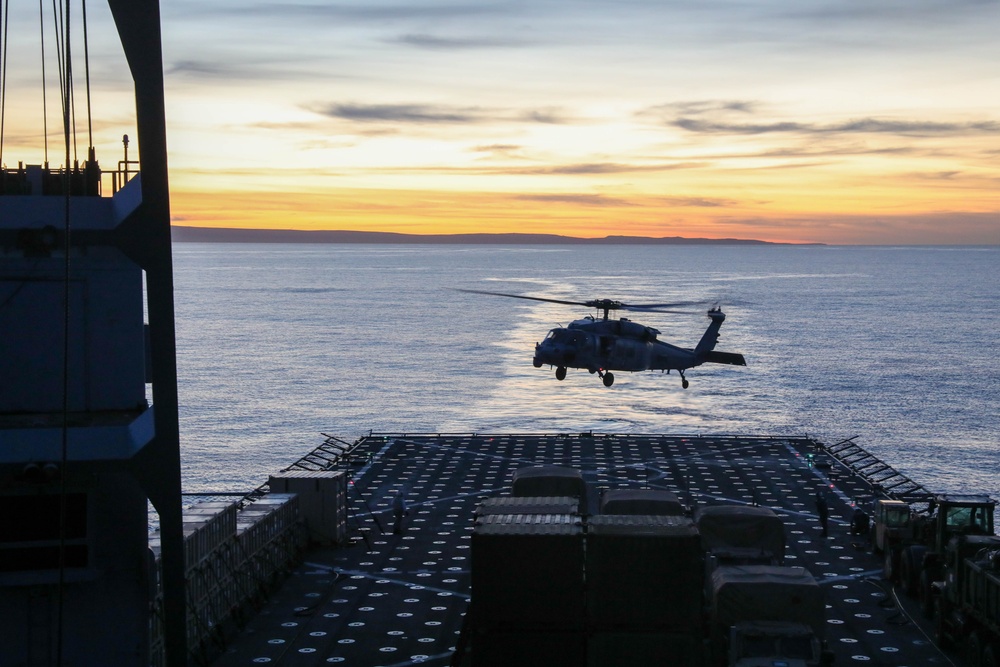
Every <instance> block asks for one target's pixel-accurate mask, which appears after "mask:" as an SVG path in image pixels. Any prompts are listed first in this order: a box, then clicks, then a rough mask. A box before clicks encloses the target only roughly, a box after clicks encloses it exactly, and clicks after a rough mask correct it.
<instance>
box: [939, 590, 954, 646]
mask: <svg viewBox="0 0 1000 667" xmlns="http://www.w3.org/2000/svg"><path fill="white" fill-rule="evenodd" d="M950 615H951V607H950V606H949V604H948V600H947V598H945V597H944V596H943V595H939V596H937V597H935V598H934V639H936V640H937V645H938V646H939V647H941V648H942V649H945V650H948V649H952V648H955V639H954V637H952V636H951V633H950V632H949V631H948V617H949V616H950Z"/></svg>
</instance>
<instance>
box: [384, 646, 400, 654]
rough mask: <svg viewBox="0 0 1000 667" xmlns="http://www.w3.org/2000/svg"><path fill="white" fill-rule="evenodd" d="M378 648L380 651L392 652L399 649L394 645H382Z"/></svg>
mask: <svg viewBox="0 0 1000 667" xmlns="http://www.w3.org/2000/svg"><path fill="white" fill-rule="evenodd" d="M379 650H380V651H382V653H392V652H393V651H398V650H399V649H397V648H396V647H395V646H383V647H382V648H380V649H379Z"/></svg>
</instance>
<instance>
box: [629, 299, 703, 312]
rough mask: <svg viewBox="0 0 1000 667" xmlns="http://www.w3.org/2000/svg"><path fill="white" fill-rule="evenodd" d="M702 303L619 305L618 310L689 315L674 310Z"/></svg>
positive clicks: (676, 302)
mask: <svg viewBox="0 0 1000 667" xmlns="http://www.w3.org/2000/svg"><path fill="white" fill-rule="evenodd" d="M702 305H704V302H703V301H675V302H674V303H619V304H618V309H619V310H635V311H639V310H641V311H645V312H648V313H689V312H691V311H688V310H674V309H675V308H684V307H687V306H702Z"/></svg>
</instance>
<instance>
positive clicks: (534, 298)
mask: <svg viewBox="0 0 1000 667" xmlns="http://www.w3.org/2000/svg"><path fill="white" fill-rule="evenodd" d="M455 291H456V292H467V293H469V294H489V295H491V296H506V297H510V298H511V299H528V300H529V301H545V302H546V303H561V304H564V305H567V306H589V305H590V302H585V301H563V300H562V299H546V298H544V297H540V296H525V295H524V294H508V293H507V292H490V291H487V290H481V289H457V288H456V289H455Z"/></svg>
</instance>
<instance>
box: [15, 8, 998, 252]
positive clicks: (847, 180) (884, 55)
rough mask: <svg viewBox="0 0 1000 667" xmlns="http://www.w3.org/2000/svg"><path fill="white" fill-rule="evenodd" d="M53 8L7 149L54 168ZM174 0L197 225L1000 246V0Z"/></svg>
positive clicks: (166, 27) (94, 27) (31, 21)
mask: <svg viewBox="0 0 1000 667" xmlns="http://www.w3.org/2000/svg"><path fill="white" fill-rule="evenodd" d="M22 4H23V3H22ZM29 5H30V3H27V4H26V5H25V6H24V7H19V8H16V9H12V17H11V19H10V24H9V25H12V26H17V25H20V24H19V22H20V21H22V20H23V21H24V25H25V28H24V29H23V30H22V29H19V28H13V29H14V30H15V32H14V37H11V38H10V39H11V43H10V45H11V46H12V47H16V48H13V49H12V53H16V55H12V56H9V62H8V72H13V71H14V70H13V69H12V68H13V67H14V66H15V65H20V66H21V67H20V69H19V70H18V71H19V72H20V73H19V74H8V77H7V90H6V97H5V99H6V109H5V125H6V129H5V132H4V135H5V136H4V151H3V156H2V157H3V160H4V162H5V163H6V164H7V165H8V166H11V165H12V164H15V163H16V162H17V161H18V160H22V161H24V162H26V163H32V164H34V163H38V162H41V161H42V159H43V157H44V156H43V154H42V153H41V152H40V151H41V150H42V149H41V148H40V144H41V143H42V142H41V141H40V139H41V137H42V136H43V134H44V129H43V128H41V127H33V126H36V125H38V121H39V118H40V117H43V116H44V117H46V118H49V127H48V133H49V136H50V139H49V144H50V148H49V159H50V161H52V162H59V163H61V157H59V156H61V155H62V153H61V151H62V148H59V146H61V143H60V142H61V129H60V126H59V112H58V108H56V109H55V110H54V111H53V109H52V107H53V104H55V105H57V104H58V101H57V100H58V90H57V89H56V88H54V84H53V83H52V82H53V81H55V75H54V74H53V72H55V71H56V70H57V67H56V64H55V62H52V63H50V64H49V65H48V74H47V77H48V78H47V81H49V85H48V86H47V87H46V90H47V91H48V92H47V95H48V98H49V102H48V105H49V111H48V112H47V113H44V114H43V113H41V112H40V110H41V109H42V108H43V107H42V100H41V93H40V90H41V84H40V79H39V78H38V77H39V74H40V66H39V62H40V61H41V58H40V56H39V54H40V49H39V46H38V42H39V33H40V30H39V28H38V16H37V13H38V8H37V7H30V6H29ZM87 10H88V17H89V19H90V20H89V22H88V26H89V28H88V29H89V34H88V43H89V46H90V75H91V90H92V93H91V95H92V110H93V112H92V115H93V135H94V144H95V146H96V147H97V155H98V159H99V160H100V161H101V163H102V165H103V166H104V167H105V169H108V168H111V167H113V166H114V164H115V163H116V162H117V160H119V159H121V157H122V145H121V136H122V134H128V133H132V134H133V135H134V132H135V131H134V113H133V112H132V102H131V95H132V91H131V84H130V81H129V79H128V72H127V69H126V68H125V65H124V59H123V57H122V56H121V52H120V45H119V43H118V40H117V38H116V36H115V35H114V34H113V33H112V32H110V31H111V29H112V26H111V19H110V14H109V12H108V10H107V7H106V6H105V5H102V4H101V3H93V2H92V3H89V6H88V8H87ZM19 12H20V13H19ZM161 14H162V16H161V18H162V28H163V51H164V70H165V87H166V100H167V109H166V112H167V141H168V147H169V161H170V185H171V213H172V217H173V221H174V223H175V224H183V225H193V226H211V227H262V228H282V229H355V230H365V231H392V232H406V233H420V234H434V233H476V232H490V233H493V232H498V233H503V232H537V233H552V234H567V235H573V236H583V237H603V236H606V235H637V236H654V237H662V236H685V237H708V238H752V239H761V240H769V241H791V242H820V243H831V244H1000V40H998V39H997V38H996V35H997V34H1000V1H998V0H941V1H938V0H839V1H826V0H688V1H686V2H677V1H673V0H649V1H645V0H615V1H613V2H612V1H611V0H602V1H598V0H591V1H588V0H572V1H571V0H525V1H523V2H521V1H513V2H508V1H497V2H490V1H488V0H487V1H477V0H464V1H435V0H414V1H413V2H406V1H404V0H396V1H395V2H384V1H382V0H358V1H357V2H266V1H264V2H253V1H252V0H251V1H250V2H247V1H242V2H235V1H234V0H164V2H163V3H162V7H161ZM49 20H51V19H49ZM47 39H48V42H47V44H46V48H47V49H50V50H51V49H52V44H53V43H54V37H53V36H52V35H49V36H48V37H47ZM75 39H76V42H74V43H75V44H79V42H80V38H79V36H77V37H76V38H75ZM81 59H82V56H81V55H79V54H78V53H76V52H75V55H74V71H75V72H77V73H78V74H77V77H76V78H77V86H78V91H79V86H80V81H79V80H80V78H81V75H80V74H79V72H80V71H81V69H82V65H81V64H80V60H81ZM53 61H54V59H53ZM32 77H34V79H32ZM31 86H35V88H31ZM82 95H83V94H82V93H81V92H77V103H76V104H77V109H78V111H77V113H78V114H79V115H81V116H82V108H83V106H84V105H83V103H82V99H83V97H82ZM81 125H82V123H81V121H79V120H78V129H79V128H80V126H81ZM85 135H86V131H85V130H84V136H83V138H81V139H80V141H81V142H82V145H84V146H85V145H86V142H87V139H86V136H85ZM53 146H55V148H54V149H53V148H52V147H53ZM135 148H136V147H135V146H134V145H133V146H131V147H130V150H131V151H132V153H131V154H130V158H134V157H135ZM53 153H54V155H55V157H53Z"/></svg>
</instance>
